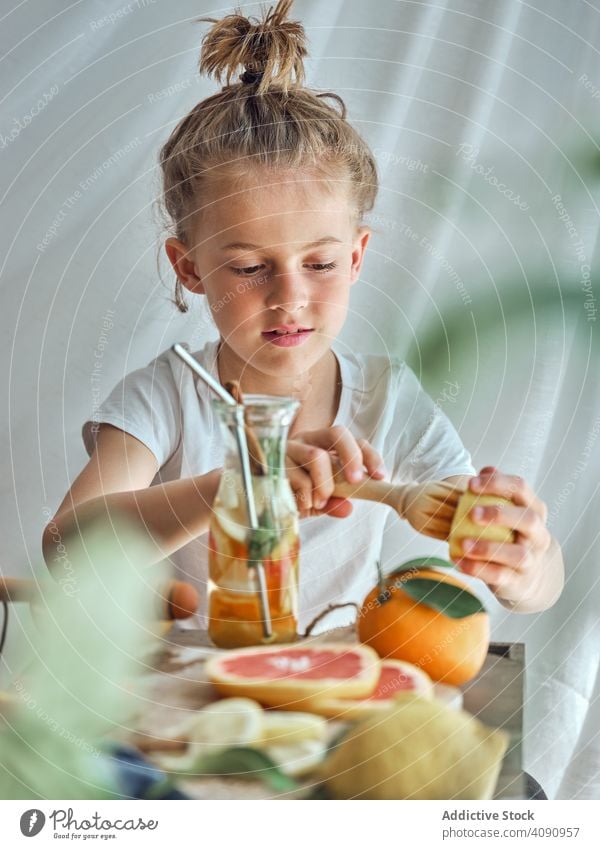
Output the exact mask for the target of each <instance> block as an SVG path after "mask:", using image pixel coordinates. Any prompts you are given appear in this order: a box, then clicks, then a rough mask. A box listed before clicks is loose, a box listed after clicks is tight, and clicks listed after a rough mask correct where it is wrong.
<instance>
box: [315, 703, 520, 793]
mask: <svg viewBox="0 0 600 849" xmlns="http://www.w3.org/2000/svg"><path fill="white" fill-rule="evenodd" d="M508 741H509V735H508V734H506V732H504V731H500V730H497V729H492V728H488V727H487V726H486V725H484V724H483V723H482V722H479V720H477V719H475V718H474V717H473V716H471V715H470V714H468V713H466V712H465V711H462V710H453V709H452V708H449V707H447V706H446V705H445V704H443V703H442V702H440V701H438V700H437V699H431V700H429V699H424V698H422V697H421V696H416V695H413V694H407V695H405V696H400V697H398V698H397V699H396V700H395V703H394V704H393V705H392V706H391V707H390V708H389V710H386V711H385V712H384V713H380V714H378V715H377V716H374V717H371V718H370V719H366V720H365V721H364V722H360V723H358V724H357V725H355V726H354V727H353V728H352V730H351V731H350V733H349V734H348V736H347V737H346V738H345V739H344V740H343V741H342V742H341V743H340V745H339V746H338V747H337V749H335V750H334V751H333V753H332V754H331V755H330V757H328V758H327V760H326V761H325V763H324V764H323V766H322V770H321V773H322V777H323V778H324V780H325V784H326V786H327V789H328V791H329V793H330V794H331V795H332V796H333V797H334V798H336V799H353V798H361V799H491V798H492V795H493V793H494V788H495V786H496V781H497V780H498V774H499V772H500V766H501V762H502V757H503V755H504V752H505V751H506V747H507V746H508Z"/></svg>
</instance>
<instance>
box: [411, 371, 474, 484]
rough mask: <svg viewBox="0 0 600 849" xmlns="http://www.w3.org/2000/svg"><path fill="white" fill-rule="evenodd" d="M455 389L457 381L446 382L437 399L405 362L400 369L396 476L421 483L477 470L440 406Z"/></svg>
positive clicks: (450, 400)
mask: <svg viewBox="0 0 600 849" xmlns="http://www.w3.org/2000/svg"><path fill="white" fill-rule="evenodd" d="M456 390H457V387H456V384H452V383H450V382H447V383H446V384H445V385H444V386H443V387H442V389H441V390H440V398H439V399H438V400H437V401H434V400H433V399H432V398H431V397H430V396H429V395H428V394H427V393H426V392H425V390H424V389H423V387H422V386H421V384H420V382H419V380H418V379H417V377H416V375H415V374H414V372H413V371H412V369H410V368H409V367H408V366H407V365H406V363H402V364H401V367H400V368H398V369H397V378H396V383H395V393H396V403H395V412H394V429H395V431H396V434H397V441H396V450H395V454H394V456H395V461H394V478H395V479H397V480H403V481H407V480H408V481H411V482H415V483H422V482H423V481H427V480H442V479H444V478H447V477H450V476H451V475H473V474H475V469H474V468H473V464H472V462H471V455H470V454H469V452H468V451H467V449H466V448H465V447H464V445H463V444H462V441H461V439H460V436H459V435H458V433H457V431H456V429H455V427H454V425H453V424H452V422H451V421H450V419H449V418H448V416H447V415H446V414H445V413H444V411H443V410H442V408H441V406H440V404H441V403H443V402H444V401H446V402H447V403H451V402H452V398H453V397H454V395H453V393H455V392H456Z"/></svg>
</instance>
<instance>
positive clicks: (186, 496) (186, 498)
mask: <svg viewBox="0 0 600 849" xmlns="http://www.w3.org/2000/svg"><path fill="white" fill-rule="evenodd" d="M156 472H157V462H156V458H155V457H154V454H153V453H152V452H151V451H150V450H149V449H148V448H147V447H146V446H145V445H143V444H142V443H141V442H139V440H137V439H136V438H135V437H133V436H130V435H129V434H127V433H125V432H124V431H122V430H119V429H118V428H115V427H112V426H111V425H101V426H100V429H99V432H98V437H97V440H96V448H95V451H94V453H93V455H92V457H91V458H90V460H89V462H88V464H87V465H86V466H85V468H84V469H83V471H82V472H81V473H80V475H79V476H78V477H77V479H76V480H75V481H74V483H73V485H72V487H71V488H70V490H69V492H68V493H67V494H66V496H65V498H64V499H63V502H62V504H61V505H60V507H59V508H58V510H57V512H56V515H55V516H54V518H53V519H52V520H51V521H50V522H49V523H48V525H47V526H46V528H45V529H44V534H43V538H42V550H43V553H44V559H45V560H46V563H47V565H48V568H49V569H52V564H53V562H54V561H55V560H56V562H62V561H61V559H60V558H59V557H57V548H59V549H60V551H63V549H62V546H64V545H66V542H67V541H68V538H69V536H71V535H73V534H76V533H78V531H79V528H80V527H81V525H82V523H83V522H84V521H86V520H88V519H91V518H95V517H105V518H107V519H109V520H110V518H111V516H112V515H113V514H114V515H115V516H116V515H117V514H126V515H129V516H131V517H132V518H133V519H134V521H136V523H137V524H138V525H140V526H141V527H144V528H145V529H146V531H147V533H148V536H149V538H150V540H151V541H153V542H154V543H155V545H156V561H159V560H162V559H163V558H165V557H168V556H169V555H170V554H172V553H173V552H174V551H177V549H179V548H181V547H182V546H183V545H185V544H186V543H188V542H190V541H191V540H193V539H195V538H196V537H198V536H199V535H200V534H202V533H203V532H204V531H206V530H207V529H208V525H209V521H210V516H211V506H212V503H213V500H214V497H215V495H216V492H217V488H218V485H219V480H220V477H221V470H220V469H214V470H212V471H211V472H209V473H208V474H206V475H200V476H198V477H193V478H183V479H181V480H177V481H170V482H168V483H164V484H157V485H156V486H152V487H151V486H150V483H151V481H152V479H153V478H154V476H155V474H156ZM59 553H60V552H59Z"/></svg>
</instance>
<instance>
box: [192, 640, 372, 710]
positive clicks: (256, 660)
mask: <svg viewBox="0 0 600 849" xmlns="http://www.w3.org/2000/svg"><path fill="white" fill-rule="evenodd" d="M205 669H206V676H207V678H208V680H209V681H210V682H211V683H212V684H213V686H214V687H215V688H216V689H217V691H218V692H219V693H221V694H222V695H224V696H247V697H248V698H251V699H256V701H258V702H260V703H261V704H263V705H267V706H268V707H279V708H284V709H286V710H297V709H298V708H303V709H304V707H305V706H306V707H307V708H308V709H309V710H310V704H311V703H312V702H313V701H314V700H316V699H323V698H324V697H329V696H340V697H342V698H360V697H362V696H367V695H369V693H371V692H372V691H373V690H374V689H375V685H376V684H377V681H378V679H379V670H380V661H379V658H378V656H377V654H376V652H375V651H374V650H373V649H371V648H369V647H367V646H352V645H347V644H344V643H313V644H312V645H295V646H284V645H282V646H278V647H270V646H268V647H267V646H264V647H260V648H245V649H238V650H234V651H226V652H223V653H222V654H217V655H215V656H214V657H211V658H209V660H208V661H207V662H206V667H205Z"/></svg>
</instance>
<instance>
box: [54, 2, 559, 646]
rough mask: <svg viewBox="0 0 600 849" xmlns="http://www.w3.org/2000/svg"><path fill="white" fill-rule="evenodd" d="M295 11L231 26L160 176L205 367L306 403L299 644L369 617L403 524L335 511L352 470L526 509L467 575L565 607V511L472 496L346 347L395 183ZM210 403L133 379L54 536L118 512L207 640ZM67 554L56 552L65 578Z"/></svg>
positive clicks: (421, 403)
mask: <svg viewBox="0 0 600 849" xmlns="http://www.w3.org/2000/svg"><path fill="white" fill-rule="evenodd" d="M290 5H291V0H280V2H279V3H278V4H277V6H276V8H275V9H274V10H271V11H270V12H269V13H268V14H267V15H266V16H265V17H264V19H263V20H262V21H255V22H252V21H250V20H248V19H246V18H245V17H242V16H240V15H228V16H227V17H225V18H224V19H223V20H221V21H216V22H215V21H212V23H213V26H212V28H211V29H210V31H209V32H208V34H207V35H206V36H205V38H204V41H203V49H202V57H201V62H200V70H201V72H206V73H208V74H212V75H213V76H214V77H215V78H216V79H217V80H219V81H223V80H224V81H225V86H224V88H222V89H221V90H220V91H219V92H218V93H217V94H215V95H213V96H212V97H209V98H207V99H206V100H203V101H202V102H200V103H198V104H197V105H196V106H195V107H194V108H193V109H192V111H191V112H190V113H189V114H188V115H187V116H186V117H185V118H184V119H183V120H182V121H181V122H180V123H179V125H178V126H177V127H176V128H175V130H174V131H173V132H172V134H171V136H170V138H169V140H168V141H167V143H166V144H165V146H164V147H163V149H162V151H161V154H160V165H161V169H162V176H163V184H164V204H165V207H166V210H167V213H168V215H169V216H170V218H171V221H172V225H173V234H174V235H173V236H172V237H171V238H169V239H167V241H166V245H165V249H166V252H167V255H168V257H169V260H170V262H171V263H172V265H173V268H174V270H175V273H176V275H177V288H176V302H177V304H178V306H179V308H180V309H182V310H184V311H185V309H187V306H186V304H185V300H184V297H183V289H185V290H186V291H187V293H190V295H191V296H192V297H204V298H206V299H207V301H208V305H209V307H210V310H211V313H212V317H213V319H214V322H215V325H216V327H217V329H218V332H219V339H218V341H216V342H208V343H207V344H206V345H205V346H204V347H203V348H202V349H201V350H200V351H197V352H194V355H195V357H196V358H197V359H198V360H199V361H200V362H201V363H202V364H203V365H204V367H205V368H207V369H208V370H209V371H211V372H212V374H213V375H214V376H215V377H217V378H218V379H219V380H220V381H221V383H226V382H227V381H232V380H237V381H239V383H240V387H241V390H242V392H243V393H244V394H246V393H265V394H270V395H281V396H293V397H295V398H297V399H298V400H300V402H301V407H300V410H299V412H298V414H297V417H296V419H295V421H294V422H293V425H292V427H291V430H290V437H289V444H288V455H287V460H288V470H289V476H290V481H291V485H292V489H293V491H294V493H295V496H296V499H297V501H298V505H299V509H300V514H301V517H302V518H303V521H302V522H301V540H302V547H301V567H300V570H301V571H300V574H301V578H300V581H301V589H300V605H299V607H300V623H299V625H300V628H301V629H303V627H304V626H305V625H306V624H307V623H308V622H309V621H310V620H311V619H312V618H313V617H314V616H315V614H316V613H318V612H319V611H320V610H322V609H323V608H324V607H325V606H326V605H327V604H329V603H333V602H338V601H354V602H357V603H360V602H361V601H362V600H363V598H364V596H365V595H366V593H367V592H368V590H369V589H370V588H371V587H372V585H373V582H374V577H375V576H374V564H375V561H376V560H377V559H378V556H379V552H380V549H381V543H382V535H383V531H384V525H385V522H386V518H387V516H388V508H387V507H385V506H384V505H377V504H375V505H374V504H372V503H367V502H359V501H356V502H353V504H350V503H349V502H348V501H345V500H343V499H336V498H332V497H331V496H332V492H333V480H332V458H333V456H334V455H335V457H336V458H337V461H339V463H340V464H341V466H342V468H343V470H344V475H345V477H346V478H347V480H349V481H355V480H359V479H361V477H362V476H363V475H365V474H367V475H371V476H373V477H376V478H380V479H381V478H384V477H385V478H387V479H389V480H390V481H393V482H398V483H400V482H403V483H406V482H411V481H413V482H421V481H426V480H440V479H445V480H449V481H459V482H461V483H464V482H465V481H468V480H470V486H471V488H472V489H474V490H476V491H479V492H488V493H494V494H497V495H504V496H508V497H510V498H512V501H513V504H512V505H511V506H507V507H503V508H497V507H490V508H484V509H480V511H479V512H478V513H477V514H476V515H474V516H473V518H474V520H475V521H478V522H481V523H482V524H487V523H490V522H491V523H498V524H501V525H509V526H510V527H512V528H513V529H514V530H515V531H517V541H516V542H515V543H514V544H493V543H487V542H483V541H482V542H474V543H472V544H471V545H470V546H469V544H468V542H467V543H466V544H465V547H464V557H463V558H462V559H461V560H460V562H459V564H458V565H459V567H460V568H461V569H462V570H463V571H464V572H466V573H468V574H470V575H475V576H477V577H479V578H481V579H482V580H483V581H485V582H486V583H487V584H488V585H489V586H490V587H491V588H492V590H493V591H494V592H495V593H496V595H497V597H498V598H499V599H500V600H501V601H502V602H503V603H504V604H506V605H507V606H510V607H512V608H513V609H514V610H520V611H524V612H529V611H535V610H541V609H544V608H546V607H548V606H550V605H551V604H552V603H553V602H554V601H555V600H556V598H557V597H558V595H559V594H560V590H561V587H562V559H561V555H560V549H559V548H558V546H557V544H556V542H555V541H554V540H552V538H551V537H550V534H549V533H548V531H547V529H546V527H545V520H546V512H547V511H546V506H545V505H544V504H543V503H542V502H541V501H540V500H539V499H538V498H537V497H536V496H535V495H534V494H533V493H532V491H531V490H530V488H529V487H528V486H527V484H526V483H525V482H524V481H522V480H521V479H518V478H515V477H513V476H510V475H505V474H502V473H500V472H498V471H497V470H495V469H493V468H491V467H486V468H485V469H482V470H481V473H480V475H479V476H478V477H475V478H472V475H473V474H474V469H473V467H472V465H471V461H470V457H469V454H468V453H467V451H466V450H465V448H464V447H463V446H462V444H461V442H460V439H459V437H458V435H457V433H456V431H455V430H454V428H453V427H452V425H451V424H450V422H449V421H448V419H447V418H446V417H445V416H444V414H443V413H442V412H441V410H440V409H439V407H438V405H435V404H434V403H433V402H432V401H431V399H430V398H429V397H428V396H427V395H426V394H425V393H424V391H423V390H422V388H421V386H420V384H419V382H418V381H417V379H416V377H415V375H414V374H413V373H412V372H411V370H410V369H409V368H408V367H407V366H406V365H405V364H404V363H403V362H400V361H399V360H397V359H395V358H389V357H380V356H371V355H364V354H359V353H356V352H353V351H350V350H348V349H347V348H346V347H345V346H344V345H343V344H341V343H340V342H338V341H337V337H338V335H339V333H340V331H341V330H342V327H343V325H344V322H345V319H346V315H347V311H348V300H349V295H350V289H351V287H352V286H353V285H354V284H355V283H356V282H357V280H358V277H359V273H360V269H361V265H362V262H363V258H364V255H365V250H366V247H367V244H368V241H369V236H370V231H369V229H368V227H366V226H365V225H364V223H363V222H364V216H365V213H367V212H368V211H369V210H370V209H371V208H372V207H373V204H374V201H375V196H376V191H377V174H376V167H375V163H374V159H373V156H372V154H371V152H370V150H369V148H368V146H367V145H366V143H365V142H364V141H363V139H361V137H360V136H359V135H358V133H357V132H356V131H355V130H354V129H353V128H352V126H351V125H350V124H349V123H348V122H347V121H346V118H345V107H344V104H343V102H342V101H341V99H340V98H339V97H338V96H337V95H335V94H321V93H316V92H314V91H311V90H310V89H308V88H305V87H303V59H304V57H305V55H306V49H305V38H304V31H303V28H302V26H301V25H300V24H299V23H297V22H291V21H287V20H286V15H287V12H288V10H289V7H290ZM211 397H212V396H211V393H210V391H209V390H208V388H207V387H206V386H205V385H204V384H203V383H202V381H200V380H199V379H198V378H196V377H195V375H194V374H193V373H192V372H191V371H190V370H189V369H188V368H187V367H186V366H185V365H184V364H183V363H182V362H181V361H180V360H179V359H178V358H177V357H176V356H175V355H174V354H173V353H172V352H171V351H166V352H165V353H163V354H162V355H161V356H159V357H158V358H157V359H155V360H154V361H153V362H152V363H150V365H148V366H147V367H146V368H144V369H140V370H139V371H136V372H134V373H132V374H130V375H129V376H128V377H126V378H125V380H124V381H122V383H121V384H119V385H118V386H117V387H116V388H115V390H114V391H113V392H112V394H111V395H110V396H109V398H108V399H107V400H106V402H105V403H104V405H103V407H102V408H101V410H100V411H99V413H98V415H97V416H96V417H95V422H94V423H92V422H87V423H86V425H85V426H84V431H83V436H84V441H85V445H86V448H87V450H88V452H89V454H90V461H89V463H88V464H87V466H86V467H85V468H84V469H83V471H82V472H81V474H80V475H79V477H78V478H77V479H76V480H75V482H74V483H73V485H72V487H71V489H70V490H69V492H68V493H67V495H66V497H65V499H64V500H63V502H62V504H61V505H60V507H59V509H58V511H57V514H56V516H55V517H54V520H53V523H51V525H52V526H53V527H54V525H56V526H58V527H59V528H62V529H63V531H64V532H68V529H69V527H72V526H73V523H74V522H77V521H79V519H80V518H81V517H82V516H83V514H88V513H90V512H91V513H93V512H94V511H99V510H109V511H110V510H111V509H113V508H122V509H125V510H128V511H130V512H132V513H134V514H135V515H136V516H138V517H140V518H141V520H142V522H143V523H144V526H145V527H146V528H147V530H148V533H149V535H150V537H151V538H152V539H153V540H154V541H155V542H156V544H157V547H158V550H157V558H158V557H163V556H171V560H172V561H173V562H174V563H175V565H176V568H177V571H178V574H179V576H180V577H181V578H183V579H184V580H187V581H191V582H194V583H196V584H197V585H198V588H199V591H200V596H201V598H202V600H203V601H202V605H201V608H200V612H199V616H198V617H197V618H196V621H195V622H194V623H193V624H194V625H196V626H201V627H205V626H206V581H207V536H208V535H207V529H208V524H209V520H210V516H211V504H212V502H213V499H214V496H215V493H216V490H217V486H218V483H219V479H220V474H221V467H222V464H223V447H222V444H221V438H220V434H219V431H218V424H217V422H216V419H215V416H214V414H213V411H212V407H211ZM350 513H352V516H351V518H346V517H348V516H349V514H350ZM474 513H475V511H474ZM54 530H55V528H54ZM53 536H54V539H56V533H54V535H51V534H49V533H46V534H45V539H44V549H45V553H46V559H47V560H48V562H49V563H51V560H52V555H53V551H52V545H53V542H52V537H53ZM61 536H62V534H61ZM337 613H338V614H339V615H338V619H337V621H336V619H335V617H334V616H332V617H331V618H330V619H328V620H327V621H326V622H325V623H324V626H323V627H328V628H329V627H332V626H333V625H335V624H345V623H346V622H347V621H348V618H349V614H348V613H347V610H344V611H338V612H337Z"/></svg>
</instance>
